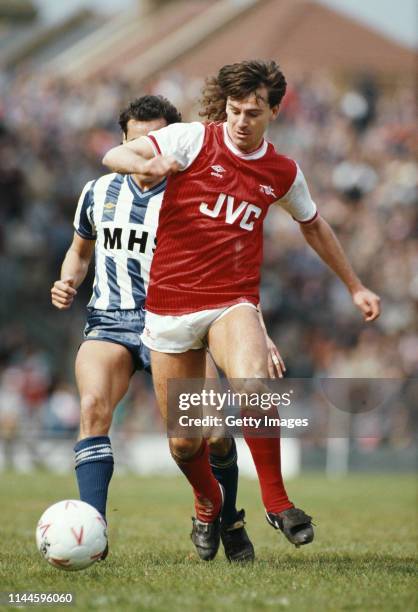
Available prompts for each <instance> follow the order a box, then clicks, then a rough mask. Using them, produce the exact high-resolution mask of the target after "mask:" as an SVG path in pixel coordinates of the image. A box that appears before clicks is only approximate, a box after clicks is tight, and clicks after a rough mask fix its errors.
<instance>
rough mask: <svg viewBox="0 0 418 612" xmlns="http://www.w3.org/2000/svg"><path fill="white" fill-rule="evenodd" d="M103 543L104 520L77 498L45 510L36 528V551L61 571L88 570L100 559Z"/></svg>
mask: <svg viewBox="0 0 418 612" xmlns="http://www.w3.org/2000/svg"><path fill="white" fill-rule="evenodd" d="M106 544H107V533H106V521H105V520H104V519H103V517H102V515H101V514H100V513H99V512H98V511H97V510H96V509H95V508H93V506H90V504H86V503H85V502H82V501H80V500H77V499H65V500H64V501H60V502H58V503H56V504H54V505H53V506H50V507H49V508H47V509H46V510H45V512H44V513H43V515H42V516H41V518H40V520H39V523H38V526H37V528H36V545H37V547H38V550H39V552H40V553H41V555H42V556H43V557H44V559H46V561H48V563H50V564H51V565H53V566H54V567H59V568H60V569H63V570H69V571H74V570H81V569H84V568H86V567H88V566H89V565H91V564H92V563H94V562H95V561H97V560H98V559H99V558H100V557H101V555H102V553H103V551H104V549H105V548H106Z"/></svg>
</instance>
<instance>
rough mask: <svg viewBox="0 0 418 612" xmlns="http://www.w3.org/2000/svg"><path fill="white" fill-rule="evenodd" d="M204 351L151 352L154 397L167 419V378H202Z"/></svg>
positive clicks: (203, 373)
mask: <svg viewBox="0 0 418 612" xmlns="http://www.w3.org/2000/svg"><path fill="white" fill-rule="evenodd" d="M205 363H206V350H205V349H197V350H190V351H186V352H185V353H160V352H159V351H151V369H152V378H153V381H154V389H155V395H156V397H157V402H158V406H159V408H160V412H161V415H162V417H163V418H164V419H167V381H168V379H169V378H181V379H188V378H202V379H203V378H204V377H205Z"/></svg>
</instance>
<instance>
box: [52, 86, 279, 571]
mask: <svg viewBox="0 0 418 612" xmlns="http://www.w3.org/2000/svg"><path fill="white" fill-rule="evenodd" d="M180 121H181V115H180V114H179V113H178V111H177V110H176V109H175V108H174V107H173V106H172V105H171V104H170V103H169V102H168V101H167V100H165V99H163V98H161V97H159V96H143V97H142V98H140V99H138V100H136V101H134V102H133V103H132V104H131V105H130V106H129V107H128V108H127V109H126V110H124V111H122V113H121V115H120V119H119V124H120V126H121V129H122V131H123V135H124V141H131V140H133V139H135V138H138V137H140V136H143V135H146V134H148V132H149V131H151V130H158V129H160V128H162V127H163V126H166V125H169V124H172V123H177V122H180ZM165 186H166V180H165V179H162V180H157V181H155V182H154V183H152V184H146V185H144V184H143V183H141V182H138V180H137V179H136V177H134V176H130V175H128V176H123V175H121V174H117V173H113V174H107V175H105V176H102V177H100V178H99V179H97V180H95V181H90V182H88V183H87V185H86V186H85V187H84V189H83V191H82V194H81V196H80V199H79V202H78V206H77V210H76V214H75V219H74V228H75V234H74V239H73V242H72V245H71V246H70V248H69V250H68V252H67V254H66V257H65V259H64V262H63V265H62V269H61V279H60V280H58V281H56V282H55V283H54V285H53V287H52V289H51V294H52V303H53V304H54V305H55V306H56V307H57V308H59V309H67V308H69V307H70V306H71V304H72V302H73V299H74V297H75V295H76V293H77V288H78V287H79V286H80V285H81V283H82V282H83V280H84V278H85V276H86V273H87V269H88V266H89V263H90V261H91V259H92V257H93V253H94V254H95V279H94V286H93V293H92V296H91V299H90V301H89V304H88V317H87V325H86V327H85V330H84V340H85V342H83V344H82V345H81V347H80V349H79V351H78V354H77V358H76V363H75V370H76V380H77V386H78V390H79V393H80V402H81V415H80V435H79V441H78V442H77V444H76V446H75V453H76V454H75V459H76V475H77V481H78V486H79V491H80V498H81V499H82V500H83V501H86V502H88V503H90V504H92V505H93V506H94V507H96V508H97V509H98V510H99V511H100V512H101V513H102V515H103V516H104V517H105V516H106V500H107V492H108V487H109V483H110V479H111V477H112V473H113V452H112V447H111V443H110V439H109V437H108V432H109V429H110V425H111V422H112V415H113V411H114V409H115V407H116V406H117V404H118V403H119V401H120V400H121V399H122V398H123V396H124V395H125V393H126V391H127V389H128V385H129V381H130V378H131V376H132V374H133V372H134V371H135V370H136V369H138V370H145V371H147V372H149V371H150V357H149V350H148V348H147V347H146V346H144V344H143V343H142V341H141V339H140V335H141V332H142V330H143V326H144V303H145V294H146V291H147V287H148V282H149V273H150V265H151V260H152V258H153V254H154V250H155V235H156V229H157V223H158V216H159V210H160V206H161V202H162V197H163V193H164V189H165ZM267 341H268V342H269V347H270V353H269V355H270V368H271V374H274V373H276V374H278V375H281V368H282V367H284V366H283V363H282V361H281V357H280V354H279V353H278V351H277V348H276V347H275V346H274V344H273V343H272V342H271V341H270V340H269V339H268V338H267ZM273 360H274V361H275V362H276V363H273ZM206 375H207V376H208V377H210V378H214V377H216V375H217V373H216V369H215V367H214V366H213V363H212V362H211V360H210V358H209V357H208V359H207V371H206ZM209 445H210V448H211V465H212V470H213V472H214V474H215V475H216V477H217V478H218V479H219V481H220V482H221V483H222V484H223V486H224V488H225V493H226V496H225V497H226V499H225V502H226V503H225V504H224V510H223V519H224V526H225V527H226V528H230V527H231V526H234V527H235V528H234V529H232V530H231V529H229V530H228V531H225V536H224V537H223V541H224V546H225V553H226V555H227V557H228V558H229V560H250V559H252V558H253V556H254V551H253V547H252V544H251V542H250V540H249V539H248V536H247V534H246V530H245V527H244V515H243V511H240V512H238V511H237V510H236V505H235V504H236V495H237V485H238V468H237V455H236V448H235V443H234V441H233V440H232V441H231V439H221V438H211V439H210V441H209Z"/></svg>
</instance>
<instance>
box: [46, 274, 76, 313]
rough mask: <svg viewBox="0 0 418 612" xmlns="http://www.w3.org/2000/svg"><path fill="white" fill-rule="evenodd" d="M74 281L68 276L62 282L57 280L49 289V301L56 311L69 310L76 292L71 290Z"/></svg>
mask: <svg viewBox="0 0 418 612" xmlns="http://www.w3.org/2000/svg"><path fill="white" fill-rule="evenodd" d="M73 283H74V279H73V277H71V276H69V277H67V278H63V279H62V280H57V281H55V283H54V284H53V285H52V287H51V301H52V303H53V305H54V306H55V308H58V310H67V309H68V308H70V306H71V304H72V303H73V300H74V298H75V296H76V295H77V291H76V290H75V289H74V288H73V286H72V285H73Z"/></svg>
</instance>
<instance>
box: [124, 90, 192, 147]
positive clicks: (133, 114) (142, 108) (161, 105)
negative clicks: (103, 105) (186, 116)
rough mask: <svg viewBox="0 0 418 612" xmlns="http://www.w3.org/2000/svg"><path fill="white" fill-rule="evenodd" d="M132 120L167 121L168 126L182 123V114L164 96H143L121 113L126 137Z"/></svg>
mask: <svg viewBox="0 0 418 612" xmlns="http://www.w3.org/2000/svg"><path fill="white" fill-rule="evenodd" d="M130 119H134V120H135V121H152V120H153V119H165V120H166V121H167V125H170V123H180V122H181V113H179V111H178V110H177V109H176V107H175V106H173V104H171V102H170V101H169V100H167V98H164V97H163V96H142V97H141V98H137V99H136V100H133V102H131V103H130V104H129V106H128V107H127V108H125V109H124V110H122V111H121V112H120V115H119V125H120V128H121V130H122V132H123V133H124V134H125V137H126V136H127V133H128V122H129V120H130Z"/></svg>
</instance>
